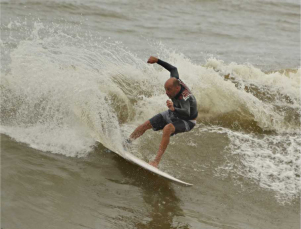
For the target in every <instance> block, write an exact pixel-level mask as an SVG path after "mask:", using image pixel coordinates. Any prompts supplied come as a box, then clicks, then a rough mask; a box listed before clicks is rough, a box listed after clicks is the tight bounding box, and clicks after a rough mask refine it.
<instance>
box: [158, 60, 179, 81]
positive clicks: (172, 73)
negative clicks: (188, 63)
mask: <svg viewBox="0 0 301 229" xmlns="http://www.w3.org/2000/svg"><path fill="white" fill-rule="evenodd" d="M157 64H159V65H161V66H162V67H163V68H165V69H166V70H168V71H169V72H170V77H175V78H177V79H179V73H178V69H177V68H176V67H174V66H172V65H171V64H169V63H166V62H164V61H163V60H160V59H158V62H157Z"/></svg>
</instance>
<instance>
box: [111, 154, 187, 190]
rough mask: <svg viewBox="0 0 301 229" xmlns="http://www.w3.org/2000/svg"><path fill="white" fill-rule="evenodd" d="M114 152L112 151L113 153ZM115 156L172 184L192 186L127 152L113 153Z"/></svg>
mask: <svg viewBox="0 0 301 229" xmlns="http://www.w3.org/2000/svg"><path fill="white" fill-rule="evenodd" d="M113 152H114V151H113ZM114 153H116V154H118V155H119V156H120V157H122V158H124V159H125V160H127V161H129V162H131V163H134V164H136V165H139V166H140V167H142V168H144V169H146V170H148V171H150V172H153V173H155V174H157V175H159V176H162V177H165V178H167V179H169V180H171V181H174V182H177V183H179V184H183V185H187V186H192V184H189V183H187V182H184V181H181V180H179V179H177V178H175V177H173V176H171V175H169V174H168V173H165V172H163V171H161V170H159V169H157V168H155V167H154V166H152V165H150V164H148V163H147V162H145V161H143V160H141V159H139V158H138V157H136V156H134V155H133V154H131V153H129V152H127V151H122V152H114Z"/></svg>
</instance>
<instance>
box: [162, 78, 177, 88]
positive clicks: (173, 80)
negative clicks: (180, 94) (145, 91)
mask: <svg viewBox="0 0 301 229" xmlns="http://www.w3.org/2000/svg"><path fill="white" fill-rule="evenodd" d="M168 86H174V87H177V86H180V82H179V80H178V79H176V78H174V77H171V78H169V79H168V80H166V82H165V85H164V87H165V88H166V87H168Z"/></svg>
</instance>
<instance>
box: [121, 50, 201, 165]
mask: <svg viewBox="0 0 301 229" xmlns="http://www.w3.org/2000/svg"><path fill="white" fill-rule="evenodd" d="M147 63H149V64H154V63H157V64H159V65H161V66H162V67H164V68H165V69H166V70H168V71H169V72H170V78H169V79H168V80H167V81H166V82H165V84H164V88H165V91H166V95H167V96H168V97H169V98H170V99H171V100H167V101H166V105H167V107H168V108H169V109H168V110H167V111H164V112H162V113H159V114H157V115H155V116H154V117H152V118H151V119H149V120H147V121H146V122H145V123H143V124H141V125H140V126H138V127H137V128H136V129H135V130H134V132H133V133H132V134H131V135H130V137H129V139H127V142H132V141H133V140H135V139H137V138H138V137H140V136H141V135H143V134H144V132H145V131H146V130H148V129H151V128H152V129H153V130H154V131H158V130H162V129H163V135H162V140H161V143H160V147H159V150H158V152H157V156H156V158H155V160H153V161H151V162H150V163H149V164H150V165H152V166H154V167H156V168H157V167H158V164H159V162H160V160H161V157H162V155H163V154H164V152H165V150H166V148H167V146H168V144H169V139H170V136H172V135H175V134H178V133H183V132H188V131H190V130H192V128H193V127H194V126H195V124H196V119H197V116H198V110H197V102H196V99H195V97H194V95H193V94H192V93H191V91H190V90H189V88H188V87H187V86H186V85H185V84H184V83H183V82H182V81H181V80H180V79H179V73H178V70H177V68H176V67H174V66H172V65H170V64H169V63H166V62H164V61H162V60H160V59H158V58H156V57H153V56H151V57H150V58H149V59H148V61H147Z"/></svg>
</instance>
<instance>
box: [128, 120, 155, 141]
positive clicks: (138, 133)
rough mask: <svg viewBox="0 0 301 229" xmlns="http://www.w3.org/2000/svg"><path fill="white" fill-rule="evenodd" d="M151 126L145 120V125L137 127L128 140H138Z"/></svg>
mask: <svg viewBox="0 0 301 229" xmlns="http://www.w3.org/2000/svg"><path fill="white" fill-rule="evenodd" d="M151 128H152V125H151V123H150V121H149V120H147V121H146V122H145V123H143V124H142V125H140V126H138V127H137V128H136V129H135V130H134V132H133V133H132V134H131V136H130V140H131V141H132V140H135V139H136V138H139V137H140V136H141V135H143V134H144V132H145V131H147V130H148V129H151Z"/></svg>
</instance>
